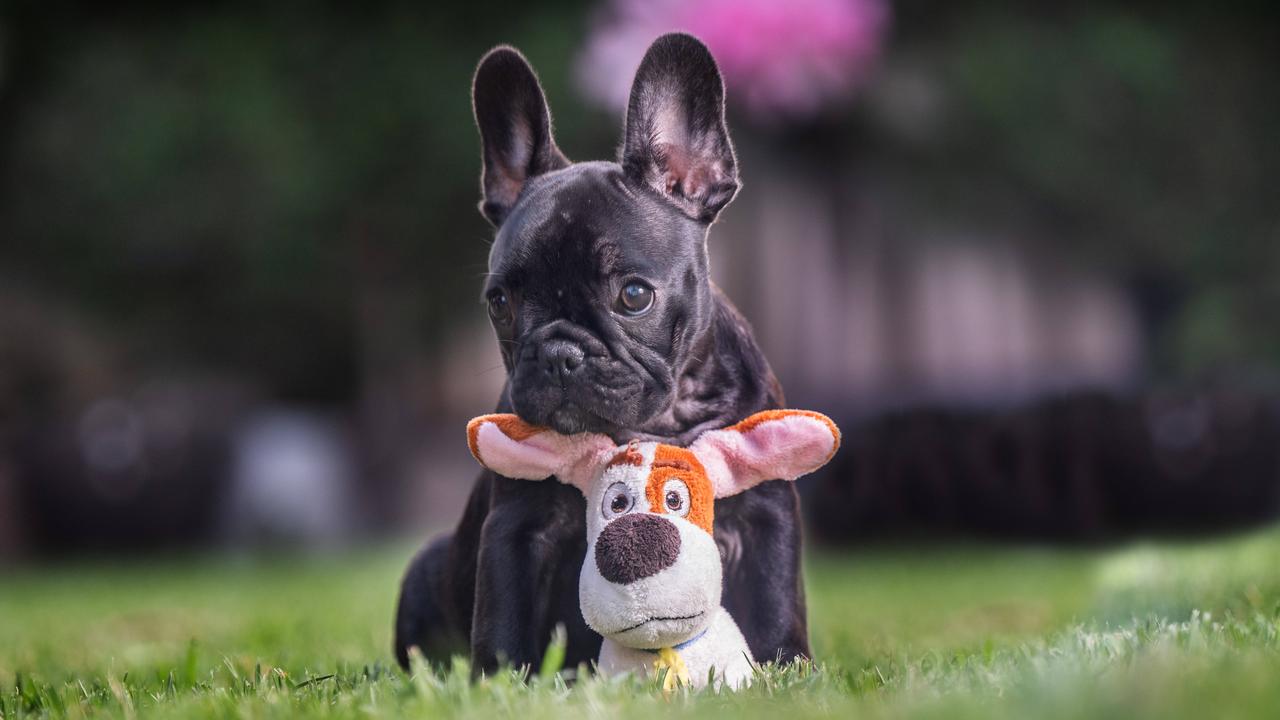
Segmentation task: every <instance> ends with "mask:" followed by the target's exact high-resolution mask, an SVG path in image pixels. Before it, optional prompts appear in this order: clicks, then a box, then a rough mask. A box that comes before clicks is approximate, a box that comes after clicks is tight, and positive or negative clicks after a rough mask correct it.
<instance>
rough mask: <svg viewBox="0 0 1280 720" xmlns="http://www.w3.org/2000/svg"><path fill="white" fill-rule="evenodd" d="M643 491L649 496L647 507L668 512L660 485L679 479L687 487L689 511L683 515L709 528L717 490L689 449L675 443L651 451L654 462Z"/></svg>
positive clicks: (713, 517) (658, 511) (702, 526)
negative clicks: (676, 445) (713, 487)
mask: <svg viewBox="0 0 1280 720" xmlns="http://www.w3.org/2000/svg"><path fill="white" fill-rule="evenodd" d="M650 468H651V469H650V470H649V479H648V480H647V481H646V482H645V487H644V494H645V497H646V498H648V500H649V510H650V511H651V512H655V513H661V514H668V513H670V511H669V510H668V509H667V503H666V497H664V496H665V493H664V492H663V486H664V485H666V484H667V481H668V480H671V479H679V480H682V481H684V484H685V486H686V487H688V488H689V514H688V515H686V516H685V519H686V520H688V521H689V522H691V523H693V524H694V525H697V526H698V527H700V528H702V529H703V530H706V531H707V532H711V527H712V522H713V521H714V519H715V502H716V494H715V491H714V490H713V489H712V487H711V480H710V479H709V478H708V477H707V471H706V470H705V469H704V468H703V467H702V463H700V462H698V458H697V456H696V455H694V454H693V453H692V452H691V451H689V450H687V449H685V448H682V447H675V446H674V445H659V446H657V448H655V449H654V451H653V464H652V465H651V466H650Z"/></svg>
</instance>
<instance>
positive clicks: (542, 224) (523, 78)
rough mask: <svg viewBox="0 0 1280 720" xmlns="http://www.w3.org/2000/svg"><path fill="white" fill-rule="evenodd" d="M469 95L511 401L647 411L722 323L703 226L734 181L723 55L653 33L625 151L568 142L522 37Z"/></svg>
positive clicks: (639, 414) (603, 411)
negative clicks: (520, 46)
mask: <svg viewBox="0 0 1280 720" xmlns="http://www.w3.org/2000/svg"><path fill="white" fill-rule="evenodd" d="M473 100H474V105H475V115H476V123H477V124H478V125H479V128H480V136H481V141H482V145H483V154H484V168H483V182H482V187H483V192H484V200H483V202H482V203H481V211H482V212H483V214H484V215H485V217H487V218H488V219H489V220H490V222H492V223H493V225H494V226H495V227H496V229H497V234H496V236H495V239H494V243H493V248H492V250H491V252H490V255H489V275H488V281H487V282H486V284H485V291H484V297H485V300H486V302H487V303H488V306H489V315H490V319H491V320H492V323H493V327H494V330H495V331H496V333H497V335H498V342H499V345H500V347H501V351H502V356H503V360H504V362H505V363H506V366H507V371H508V374H509V380H510V385H509V390H510V398H511V402H512V405H513V407H514V408H515V411H516V412H517V413H518V414H519V415H520V416H521V417H523V418H525V419H526V420H528V421H530V422H533V423H537V424H539V425H546V426H549V427H552V428H555V429H556V430H558V431H560V432H565V433H571V432H580V431H585V430H589V431H594V432H605V433H614V434H616V431H618V430H620V429H637V428H641V427H643V426H644V425H645V424H646V423H647V422H649V421H650V420H652V419H654V418H656V417H658V416H659V415H660V414H662V413H663V412H664V410H666V409H667V408H668V407H670V406H671V404H672V401H673V399H674V396H675V392H676V378H677V377H678V376H679V372H680V369H681V368H682V367H683V366H684V365H685V364H686V362H687V361H688V360H689V359H690V357H691V356H692V355H693V350H695V349H696V348H695V343H696V341H697V339H698V338H700V337H702V336H703V335H704V332H705V330H706V329H707V327H708V326H709V325H710V322H711V319H712V317H711V316H712V312H713V307H714V305H713V301H712V295H711V292H712V291H711V285H710V281H709V279H708V271H707V251H706V235H707V228H708V226H709V225H710V224H711V222H712V221H714V220H715V218H716V215H717V214H718V213H719V212H720V210H721V209H722V208H724V206H725V205H727V204H728V203H729V201H730V200H731V199H733V196H734V193H736V192H737V189H738V179H737V164H736V161H735V159H734V154H733V147H732V145H731V144H730V140H729V135H728V131H727V129H726V127H725V122H724V88H723V83H722V82H721V79H720V72H719V70H718V69H717V67H716V64H715V61H714V60H713V59H712V57H711V54H710V53H709V52H708V51H707V49H706V47H705V46H703V45H702V43H700V42H699V41H698V40H696V39H694V38H692V37H690V36H688V35H681V34H672V35H665V36H663V37H661V38H659V39H658V40H657V41H655V42H654V44H653V46H652V47H650V48H649V51H648V53H647V54H646V55H645V58H644V60H643V62H642V63H641V65H640V68H639V70H638V71H637V73H636V79H635V83H634V85H633V86H632V89H631V100H630V104H629V106H628V109H627V117H626V122H625V129H624V136H623V141H622V148H621V151H620V153H621V157H620V162H617V163H614V162H586V163H576V164H573V163H570V162H569V161H568V160H567V159H566V158H565V156H564V154H562V153H561V152H560V150H559V148H557V147H556V144H555V140H554V139H553V137H552V133H551V115H550V113H549V112H548V109H547V103H546V98H545V97H544V96H543V93H542V88H541V87H540V86H539V84H538V80H537V77H536V76H535V75H534V72H533V69H532V68H531V67H530V66H529V63H528V62H527V61H526V60H525V59H524V57H522V56H521V55H520V53H518V52H517V51H515V50H514V49H512V48H508V47H500V48H497V49H495V50H493V51H491V52H490V53H489V54H488V55H486V56H485V57H484V59H483V60H482V61H481V62H480V66H479V68H478V69H477V70H476V76H475V83H474V86H473Z"/></svg>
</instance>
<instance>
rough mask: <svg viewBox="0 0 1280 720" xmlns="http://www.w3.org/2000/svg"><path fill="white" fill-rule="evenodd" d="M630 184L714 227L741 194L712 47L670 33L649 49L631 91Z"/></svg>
mask: <svg viewBox="0 0 1280 720" xmlns="http://www.w3.org/2000/svg"><path fill="white" fill-rule="evenodd" d="M622 166H623V169H624V171H625V172H626V175H627V177H628V179H630V180H631V181H632V182H635V183H638V184H640V185H642V186H645V187H648V188H650V189H652V190H653V191H655V192H657V193H658V194H659V195H661V196H663V197H664V198H666V199H667V200H668V201H670V202H671V203H673V204H675V205H676V207H678V208H680V210H681V211H683V212H684V213H685V214H686V215H688V216H689V217H691V218H694V219H695V220H698V221H700V222H704V223H710V222H711V221H713V220H715V219H716V216H717V215H718V214H719V213H720V211H721V210H722V209H724V206H725V205H728V204H729V201H730V200H732V199H733V196H734V194H736V193H737V192H738V162H737V159H736V158H735V157H734V154H733V143H732V142H731V141H730V140H729V129H728V127H727V126H726V125H725V119H724V81H723V80H722V79H721V77H720V69H719V68H718V67H717V66H716V61H715V59H714V58H712V57H711V52H710V51H709V50H707V46H706V45H703V44H702V42H701V41H699V40H698V39H697V38H695V37H693V36H692V35H686V34H684V33H670V34H667V35H663V36H662V37H660V38H658V39H657V40H655V41H654V42H653V45H650V46H649V51H648V52H647V53H645V56H644V60H642V61H641V62H640V69H639V70H637V71H636V79H635V82H634V83H633V84H632V86H631V99H630V102H628V104H627V119H626V123H625V130H624V137H623V141H622Z"/></svg>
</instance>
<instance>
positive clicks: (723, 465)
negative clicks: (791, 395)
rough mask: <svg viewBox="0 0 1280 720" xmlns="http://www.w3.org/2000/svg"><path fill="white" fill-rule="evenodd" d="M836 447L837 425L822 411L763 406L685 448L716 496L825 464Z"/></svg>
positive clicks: (838, 444)
mask: <svg viewBox="0 0 1280 720" xmlns="http://www.w3.org/2000/svg"><path fill="white" fill-rule="evenodd" d="M839 447H840V430H839V429H838V428H837V427H836V424H835V423H833V422H831V418H829V417H827V416H826V415H823V414H822V413H816V412H810V411H808V410H765V411H764V412H758V413H756V414H755V415H752V416H751V417H749V418H747V419H746V420H743V421H742V422H740V423H738V424H737V425H734V426H732V427H728V428H725V429H724V430H712V431H711V432H708V433H704V434H703V435H702V436H701V437H699V438H698V439H697V440H696V441H695V442H694V443H693V445H690V446H689V449H690V450H692V451H693V453H694V455H696V456H697V457H698V460H700V461H701V462H702V465H703V467H705V468H706V470H707V476H708V477H709V478H710V480H711V485H712V487H714V488H715V491H716V497H718V498H721V497H728V496H729V495H737V494H738V493H740V492H742V491H744V490H749V489H750V488H753V487H755V486H756V485H758V484H760V483H762V482H764V481H766V480H775V479H778V480H795V479H796V478H798V477H800V476H801V475H805V474H808V473H811V472H813V471H814V470H817V469H818V468H820V467H822V466H823V465H826V464H827V461H828V460H830V459H831V457H832V456H833V455H835V454H836V449H837V448H839Z"/></svg>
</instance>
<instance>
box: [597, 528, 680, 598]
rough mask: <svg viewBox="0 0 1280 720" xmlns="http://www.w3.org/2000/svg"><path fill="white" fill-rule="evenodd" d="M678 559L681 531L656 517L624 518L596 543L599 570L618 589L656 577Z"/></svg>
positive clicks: (602, 532)
mask: <svg viewBox="0 0 1280 720" xmlns="http://www.w3.org/2000/svg"><path fill="white" fill-rule="evenodd" d="M679 555H680V531H679V530H678V529H676V526H675V525H673V524H671V521H669V520H667V519H665V518H660V517H658V516H657V515H646V514H644V513H635V514H633V515H624V516H622V517H620V518H618V519H617V520H614V521H613V522H611V523H609V524H608V525H606V526H605V527H604V530H602V531H601V532H600V537H599V538H597V539H596V567H597V568H599V569H600V575H601V576H602V577H604V579H605V580H608V581H609V582H612V583H618V584H619V585H626V584H628V583H633V582H635V581H637V580H640V579H642V578H647V577H649V576H650V575H656V574H658V573H659V572H661V571H662V570H664V569H666V568H669V567H671V566H672V565H673V564H675V561H676V558H677V557H678V556H679Z"/></svg>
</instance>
